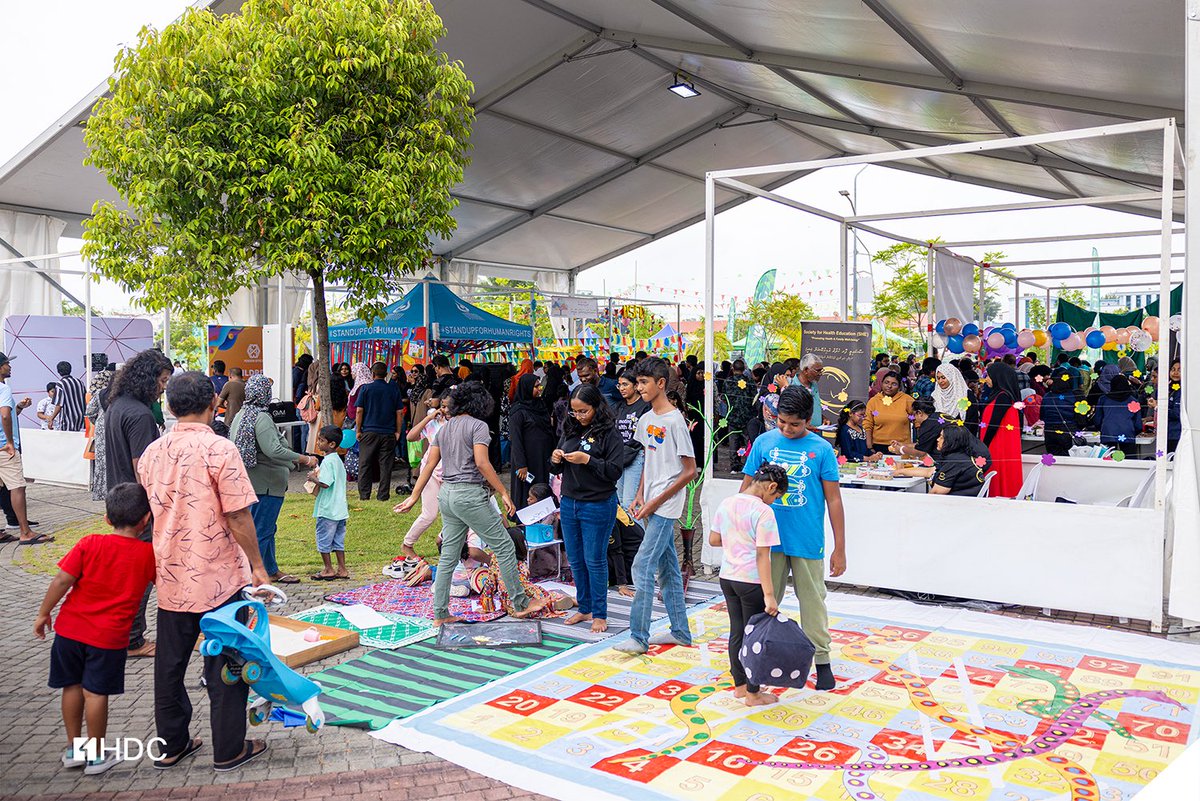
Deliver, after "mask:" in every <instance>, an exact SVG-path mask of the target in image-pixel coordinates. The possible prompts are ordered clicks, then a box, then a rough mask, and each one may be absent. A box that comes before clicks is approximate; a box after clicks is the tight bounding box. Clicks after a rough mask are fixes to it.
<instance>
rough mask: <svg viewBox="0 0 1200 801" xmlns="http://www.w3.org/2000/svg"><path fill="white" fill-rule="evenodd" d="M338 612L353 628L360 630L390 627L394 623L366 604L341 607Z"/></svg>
mask: <svg viewBox="0 0 1200 801" xmlns="http://www.w3.org/2000/svg"><path fill="white" fill-rule="evenodd" d="M338 612H340V613H341V615H342V617H344V618H346V620H347V621H349V622H350V624H351V625H352V626H357V627H358V628H360V629H374V628H378V627H380V626H390V625H391V623H392V621H390V620H388V619H387V618H386V617H384V616H383V615H381V614H379V613H378V612H376V611H375V610H374V609H372V608H371V607H369V606H367V605H366V604H350V605H349V606H343V607H341V608H340V609H338Z"/></svg>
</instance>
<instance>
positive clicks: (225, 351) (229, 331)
mask: <svg viewBox="0 0 1200 801" xmlns="http://www.w3.org/2000/svg"><path fill="white" fill-rule="evenodd" d="M217 359H220V360H221V361H223V362H225V372H226V374H228V372H229V369H230V368H232V367H240V368H242V375H243V376H244V377H246V378H249V377H250V376H252V375H258V374H259V373H261V372H262V371H263V331H262V326H259V325H210V326H209V327H208V364H209V366H210V367H211V366H212V363H213V362H214V361H216V360H217Z"/></svg>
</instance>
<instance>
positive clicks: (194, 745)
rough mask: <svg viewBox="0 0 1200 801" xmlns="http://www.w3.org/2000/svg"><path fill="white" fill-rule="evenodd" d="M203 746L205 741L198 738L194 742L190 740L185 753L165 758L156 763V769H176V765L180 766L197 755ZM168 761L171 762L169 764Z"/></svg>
mask: <svg viewBox="0 0 1200 801" xmlns="http://www.w3.org/2000/svg"><path fill="white" fill-rule="evenodd" d="M203 745H204V741H203V740H201V739H200V738H198V737H197V738H196V739H193V740H188V744H187V748H184V749H183V751H181V752H180V753H178V754H176V755H175V756H171V757H167V756H164V757H163V758H162V759H159V760H157V761H155V763H154V767H155V769H156V770H169V769H171V768H173V767H175V766H176V765H178V764H179V763H180V762H182V761H183V760H185V759H187V758H188V757H190V756H192V755H193V754H195V753H196V752H197V751H199V750H200V748H201V747H202V746H203ZM168 759H169V760H171V761H170V762H168V761H167V760H168Z"/></svg>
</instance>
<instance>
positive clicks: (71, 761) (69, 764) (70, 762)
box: [62, 748, 87, 768]
mask: <svg viewBox="0 0 1200 801" xmlns="http://www.w3.org/2000/svg"><path fill="white" fill-rule="evenodd" d="M62 764H63V767H64V768H82V767H83V766H84V765H86V764H87V760H86V759H76V758H75V749H74V748H67V749H65V750H64V751H63V754H62Z"/></svg>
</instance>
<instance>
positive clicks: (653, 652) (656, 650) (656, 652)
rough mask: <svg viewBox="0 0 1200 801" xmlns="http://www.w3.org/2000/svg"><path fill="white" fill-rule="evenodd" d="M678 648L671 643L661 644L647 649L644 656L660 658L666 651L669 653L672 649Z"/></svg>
mask: <svg viewBox="0 0 1200 801" xmlns="http://www.w3.org/2000/svg"><path fill="white" fill-rule="evenodd" d="M678 647H679V646H678V645H675V644H673V643H662V644H656V645H651V646H650V647H649V648H647V649H646V656H662V655H663V654H665V653H666V652H667V651H670V650H671V649H672V648H678Z"/></svg>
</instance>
